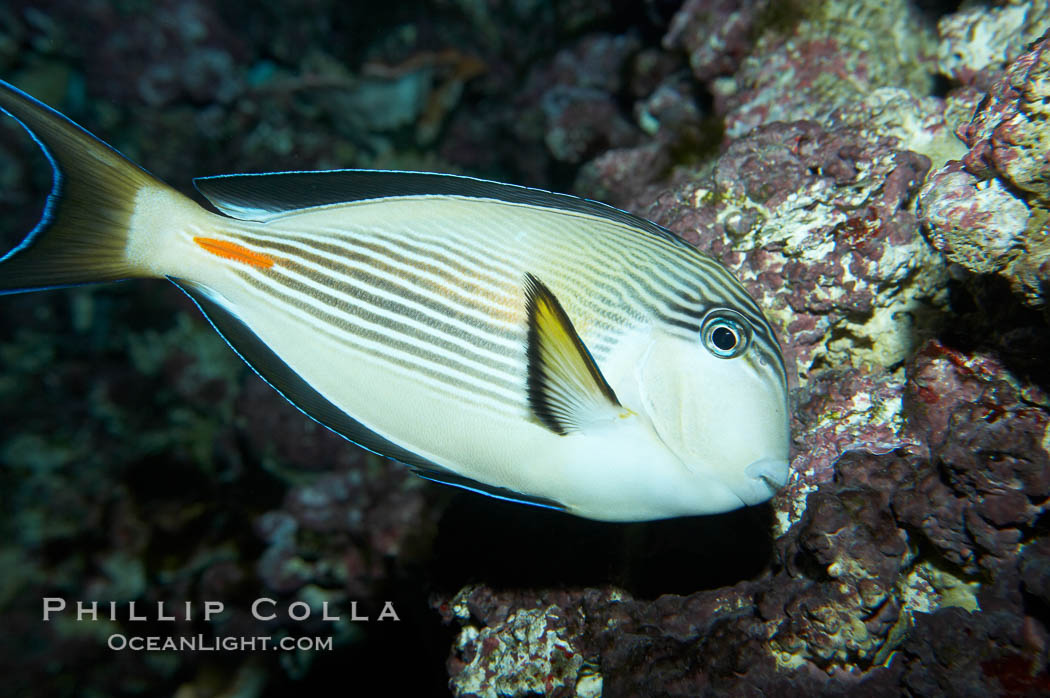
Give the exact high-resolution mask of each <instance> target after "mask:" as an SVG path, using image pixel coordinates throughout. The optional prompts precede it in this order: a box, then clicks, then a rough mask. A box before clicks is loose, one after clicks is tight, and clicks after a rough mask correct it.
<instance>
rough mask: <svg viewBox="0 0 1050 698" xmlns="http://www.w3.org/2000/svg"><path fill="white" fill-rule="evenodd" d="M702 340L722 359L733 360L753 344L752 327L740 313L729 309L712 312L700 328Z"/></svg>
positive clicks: (708, 348) (710, 350)
mask: <svg viewBox="0 0 1050 698" xmlns="http://www.w3.org/2000/svg"><path fill="white" fill-rule="evenodd" d="M700 339H701V340H702V341H703V343H704V346H705V347H706V348H707V350H708V351H709V352H711V353H712V354H714V355H715V356H717V357H718V358H720V359H732V358H735V357H737V356H740V355H741V354H743V353H744V352H745V351H747V348H748V346H750V344H751V325H750V324H749V323H748V321H747V320H746V319H745V318H744V316H742V315H741V314H740V313H738V312H736V311H735V310H730V309H728V308H718V309H716V310H712V311H710V312H709V313H708V314H707V316H706V317H705V318H704V322H703V324H702V325H701V326H700Z"/></svg>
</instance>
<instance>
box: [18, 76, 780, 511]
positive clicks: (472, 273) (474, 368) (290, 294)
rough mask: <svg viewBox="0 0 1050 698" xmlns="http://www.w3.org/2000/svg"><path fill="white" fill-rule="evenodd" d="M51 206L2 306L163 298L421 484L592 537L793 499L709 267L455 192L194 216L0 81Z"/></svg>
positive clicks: (759, 394) (351, 182)
mask: <svg viewBox="0 0 1050 698" xmlns="http://www.w3.org/2000/svg"><path fill="white" fill-rule="evenodd" d="M0 110H2V111H3V112H4V113H6V114H7V115H9V116H10V117H13V118H14V120H15V121H17V122H18V123H19V124H21V126H22V127H23V128H24V129H25V131H26V132H27V133H28V134H29V135H30V137H32V139H33V140H34V141H35V142H36V143H37V145H39V147H40V148H41V149H42V150H43V152H44V153H45V155H46V156H47V158H48V160H49V161H50V164H51V166H52V169H53V187H52V190H51V192H50V194H49V195H48V197H47V201H46V203H45V205H44V210H43V214H42V216H41V218H40V221H39V222H38V223H37V225H36V226H35V227H34V228H33V229H32V230H31V231H30V232H29V233H28V234H27V235H26V237H25V239H24V240H23V241H22V242H21V243H20V244H18V245H17V246H16V247H15V248H14V249H13V250H11V251H10V252H8V253H7V254H6V255H5V256H4V257H2V258H0V294H10V293H21V292H27V291H37V290H42V289H52V288H60V287H66V286H71V285H78V284H86V283H99V282H108V281H118V280H128V279H167V280H169V281H170V282H172V283H173V284H175V285H176V286H177V287H178V288H180V289H181V290H182V291H183V292H185V293H186V295H188V296H189V297H190V298H191V299H192V300H193V302H194V303H195V304H196V305H197V307H198V308H199V309H200V311H201V312H202V313H203V314H204V316H205V317H206V318H207V320H208V321H209V322H210V323H211V325H212V326H213V327H214V328H215V330H216V331H217V332H218V333H219V334H220V335H221V336H222V338H223V339H224V340H225V341H226V342H227V343H228V344H229V346H230V347H231V348H232V349H233V350H234V351H235V352H236V353H237V354H238V355H239V356H240V357H241V358H242V359H243V360H244V361H245V362H246V363H247V364H248V365H249V366H250V367H251V368H252V369H253V370H254V371H255V372H256V373H257V374H258V375H259V376H260V377H261V378H263V380H265V381H266V382H267V383H269V384H270V385H271V386H272V387H273V388H274V389H275V390H277V392H279V393H280V394H281V395H282V396H284V397H285V398H286V399H287V400H288V401H290V402H291V403H292V404H293V405H295V406H296V407H298V408H299V409H300V410H301V411H303V412H304V413H305V414H306V415H308V416H309V417H311V418H312V419H314V420H316V421H317V422H319V423H320V424H322V425H324V426H325V427H327V428H329V429H331V430H332V431H334V432H336V433H337V434H340V435H342V436H343V437H345V438H346V439H347V440H349V441H351V442H353V443H354V444H357V445H359V446H361V447H363V448H365V449H367V450H369V451H372V452H374V453H377V454H379V455H381V456H384V457H387V458H390V459H393V460H395V461H399V462H401V463H403V464H404V465H406V466H407V467H408V468H410V469H411V470H412V471H413V472H414V473H416V474H417V475H419V476H421V477H423V478H425V479H427V480H432V481H434V482H438V483H443V484H447V485H452V486H455V487H459V488H463V489H466V490H471V491H474V492H479V493H482V494H485V495H489V496H492V497H496V498H499V499H505V500H510V501H515V502H522V503H526V504H532V505H535V506H538V507H545V508H549V509H555V510H559V511H563V512H567V513H569V514H573V515H576V516H580V517H585V518H589V519H595V520H600V521H621V522H623V521H646V520H655V519H665V518H673V517H680V516H695V515H705V514H715V513H720V512H725V511H729V510H733V509H737V508H740V507H744V506H751V505H756V504H759V503H761V502H764V501H766V500H768V499H770V498H771V497H772V496H773V495H774V494H775V493H776V492H777V491H778V490H779V489H780V488H782V487H783V486H784V485H785V484H786V483H787V481H788V479H789V476H790V467H789V462H790V460H789V456H790V454H789V441H790V431H789V418H788V390H787V378H786V367H785V363H784V357H783V354H782V351H781V348H780V344H779V343H778V340H777V337H776V333H775V331H774V329H773V327H772V325H771V324H770V323H769V321H768V320H767V319H766V317H765V315H764V314H763V312H762V310H761V308H760V307H759V306H758V304H757V303H756V302H755V300H754V299H753V298H752V296H751V295H750V294H749V293H748V292H747V291H746V289H745V288H744V287H743V286H742V285H741V283H740V282H739V281H738V280H737V279H736V278H735V277H734V276H733V275H732V274H731V273H730V272H729V271H728V270H727V269H726V268H725V267H724V266H723V265H722V264H720V263H719V262H718V261H716V260H715V259H713V258H712V257H710V256H707V255H705V254H703V253H701V252H700V251H699V250H697V249H696V248H695V247H693V246H692V245H690V244H688V243H687V242H685V241H683V240H682V239H680V238H679V237H677V236H676V235H674V234H673V233H671V232H670V231H669V230H667V229H666V228H663V227H661V226H659V225H657V224H655V223H652V222H650V221H648V220H645V219H643V218H640V217H638V216H635V215H632V214H630V213H628V212H625V211H622V210H620V209H617V208H614V207H611V206H608V205H605V204H602V203H599V202H596V201H592V200H589V199H583V198H578V197H575V196H570V195H567V194H557V193H553V192H549V191H544V190H540V189H533V188H528V187H522V186H517V185H512V184H503V183H499V182H494V181H489V180H484V179H476V178H473V177H467V176H459V175H448V174H438V173H427V172H398V171H385V170H329V171H316V172H305V171H304V172H274V173H263V174H229V175H217V176H208V177H200V178H196V179H194V180H193V183H194V185H195V187H196V189H197V190H198V191H199V192H200V194H202V195H203V196H204V197H205V198H206V199H207V200H208V202H210V204H211V205H212V206H213V207H214V210H209V209H207V208H206V207H204V206H203V205H201V204H198V203H196V202H195V201H194V200H193V199H191V198H190V197H188V196H186V195H184V194H182V193H180V192H179V191H177V190H175V189H174V188H172V187H170V186H169V185H167V184H165V183H164V182H162V181H160V180H159V179H157V178H156V177H154V176H153V175H151V174H149V173H148V172H147V171H146V170H145V169H143V168H141V167H139V166H138V165H136V164H134V163H132V162H131V161H130V160H128V159H127V158H125V157H124V156H123V155H122V154H120V153H119V152H118V151H117V150H115V149H113V148H112V147H110V146H109V145H107V144H105V143H104V142H103V141H101V140H99V139H98V138H96V137H95V136H94V135H92V134H91V133H89V132H88V131H87V130H85V129H83V128H82V127H80V126H78V125H77V124H75V123H74V122H73V121H71V120H70V119H68V118H67V117H65V116H64V115H62V114H61V113H59V112H58V111H56V110H54V109H52V108H51V107H49V106H47V105H45V104H43V103H42V102H40V101H38V100H36V99H35V98H33V97H31V96H30V95H28V94H27V93H25V92H23V91H21V90H20V89H18V88H17V87H15V86H13V85H11V84H9V83H7V82H3V81H0Z"/></svg>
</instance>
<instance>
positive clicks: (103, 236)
mask: <svg viewBox="0 0 1050 698" xmlns="http://www.w3.org/2000/svg"><path fill="white" fill-rule="evenodd" d="M0 110H2V111H3V112H5V113H7V114H8V115H10V116H12V117H14V119H15V120H16V121H18V122H19V123H20V124H21V125H22V126H23V127H24V128H25V129H26V131H28V132H29V135H30V136H32V138H33V140H35V141H36V142H37V144H38V145H39V146H40V147H41V149H42V150H43V151H44V154H45V155H46V156H47V158H48V160H50V161H51V166H52V168H53V169H54V181H53V184H52V187H51V193H50V194H49V195H48V198H47V204H46V205H45V207H44V213H43V216H42V217H41V219H40V222H39V223H37V225H36V227H35V228H33V230H32V231H31V232H30V233H29V235H27V236H26V238H25V240H23V241H22V243H21V244H20V245H19V246H18V247H16V248H15V249H13V250H11V252H9V253H8V254H7V255H6V256H4V257H3V258H0V294H3V293H18V292H21V291H35V290H40V289H45V288H54V287H56V286H68V285H73V284H83V283H92V282H98V281H115V280H117V279H127V278H131V277H134V276H143V275H145V274H142V273H137V271H136V269H135V267H134V265H133V264H132V263H131V262H130V261H128V259H127V255H126V254H125V247H126V243H127V238H128V232H129V227H130V221H131V216H132V213H133V211H134V207H135V197H136V196H137V194H138V192H139V191H140V190H142V189H143V188H144V187H149V188H156V187H159V188H162V189H167V186H166V185H165V184H163V183H162V182H160V181H159V180H157V179H155V178H154V177H153V176H152V175H150V174H149V173H148V172H146V171H145V170H143V169H141V168H140V167H138V166H137V165H135V164H133V163H132V162H131V161H130V160H128V159H127V158H125V157H124V156H123V155H121V154H120V153H118V152H117V151H116V150H114V149H113V148H111V147H109V146H108V145H106V144H105V143H103V142H102V141H100V140H99V139H97V138H95V137H94V136H92V135H91V134H90V133H88V132H87V131H85V130H84V129H82V128H81V127H80V126H77V125H76V124H75V123H73V122H72V121H70V120H69V119H67V118H66V117H64V116H62V115H61V114H59V113H58V112H57V111H55V110H54V109H52V108H51V107H48V106H47V105H45V104H42V103H41V102H38V101H37V100H35V99H33V98H32V97H30V96H29V95H27V94H26V93H25V92H22V91H21V90H19V89H18V88H16V87H14V86H12V85H10V84H8V83H6V82H4V81H2V80H0Z"/></svg>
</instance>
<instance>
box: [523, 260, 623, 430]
mask: <svg viewBox="0 0 1050 698" xmlns="http://www.w3.org/2000/svg"><path fill="white" fill-rule="evenodd" d="M525 311H526V314H527V316H528V323H529V334H528V390H529V406H530V407H531V408H532V412H533V414H535V415H536V418H537V419H539V420H540V422H542V423H543V425H544V426H546V427H547V428H548V429H550V430H551V431H553V432H555V433H556V434H562V435H564V434H568V433H570V432H573V431H578V430H580V429H583V428H584V427H586V426H587V425H588V424H592V423H594V422H597V421H601V420H610V419H616V418H618V417H624V416H627V415H629V414H630V411H629V410H626V409H625V408H624V407H622V406H621V405H620V401H619V400H617V399H616V393H614V392H613V389H612V388H611V387H610V386H609V383H608V382H607V381H606V380H605V377H604V376H603V375H602V372H601V370H599V368H598V366H597V364H595V362H594V357H592V356H591V353H590V352H589V351H588V350H587V347H586V346H585V345H584V343H583V341H582V340H581V339H580V336H579V335H578V334H577V333H576V329H575V328H574V327H573V325H572V322H571V321H570V320H569V316H568V315H566V313H565V310H564V309H563V308H562V306H561V303H559V302H558V299H557V298H556V297H555V296H554V294H553V293H551V291H550V289H548V288H547V287H546V286H545V285H544V284H543V282H542V281H540V280H539V279H537V278H536V277H535V276H533V275H532V274H526V275H525Z"/></svg>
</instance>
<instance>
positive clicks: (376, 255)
mask: <svg viewBox="0 0 1050 698" xmlns="http://www.w3.org/2000/svg"><path fill="white" fill-rule="evenodd" d="M449 198H451V197H418V198H416V199H414V200H411V201H403V200H399V201H398V202H393V201H388V200H384V201H383V202H378V203H375V202H374V203H371V204H352V205H346V206H341V207H331V208H330V211H329V212H327V213H318V214H310V213H309V211H307V212H298V213H294V214H290V215H289V216H283V217H280V218H277V219H274V220H273V221H270V222H269V223H267V224H264V225H252V224H244V225H243V226H232V225H231V229H230V230H227V231H224V232H223V234H224V235H225V236H227V237H228V238H229V239H231V240H233V241H235V242H236V243H237V244H238V245H241V246H243V247H244V248H246V249H247V250H249V251H251V252H252V253H255V254H258V255H263V256H265V257H267V258H272V259H274V260H275V264H274V265H273V266H271V267H269V268H260V267H249V266H244V267H240V268H238V269H237V270H236V274H237V276H238V277H239V278H240V279H241V280H242V281H243V282H244V283H245V284H246V285H247V287H248V288H249V289H251V292H252V293H253V294H255V295H256V296H257V297H259V298H260V300H263V299H265V301H266V302H268V303H270V304H273V305H274V308H275V310H280V311H282V312H286V313H290V314H293V315H296V316H298V317H300V318H303V319H305V321H307V322H308V323H309V324H310V326H311V327H313V328H316V329H317V330H318V331H319V332H321V333H323V334H324V335H325V336H326V337H327V338H328V339H329V340H331V341H336V342H342V343H345V344H348V345H352V346H354V347H358V348H364V349H366V350H369V351H371V352H373V353H374V354H375V356H376V359H377V360H378V361H384V362H386V363H388V364H389V365H390V366H391V368H392V370H397V371H399V372H402V371H404V372H409V373H411V372H414V371H418V372H419V375H420V377H421V380H425V381H427V382H428V383H432V384H433V386H434V388H435V389H436V390H440V391H442V392H445V393H446V394H448V395H450V396H451V397H454V398H456V399H463V400H470V401H472V402H478V401H481V402H484V403H485V404H486V405H489V406H491V407H492V408H493V409H499V410H500V411H504V412H513V413H521V412H522V411H523V410H524V409H526V402H525V389H524V386H525V346H524V344H525V341H526V323H525V316H524V291H523V287H522V284H523V278H524V274H525V273H531V274H533V275H534V276H536V277H537V278H539V279H540V280H541V281H542V282H544V283H545V284H547V285H548V286H549V287H550V288H551V289H552V290H553V291H554V292H555V295H557V296H559V300H561V301H562V303H563V305H565V307H566V309H567V311H568V312H569V314H570V317H572V319H573V322H574V323H576V324H578V325H579V326H578V327H577V330H578V331H579V333H580V336H581V337H582V338H584V339H585V341H586V343H587V346H588V348H589V349H590V351H591V352H592V353H593V354H594V356H595V359H596V360H598V361H599V363H600V362H601V360H602V358H604V356H606V355H607V354H608V353H609V352H610V351H611V350H612V349H613V348H614V347H615V346H616V343H617V342H618V341H619V340H620V339H621V338H622V337H623V336H624V334H625V333H626V332H628V331H629V330H631V329H632V328H634V327H636V326H638V325H640V324H644V323H655V324H658V325H659V326H661V327H662V328H663V329H665V330H666V331H668V332H671V333H674V334H678V335H680V336H684V337H686V338H688V339H695V340H696V341H699V328H700V324H701V322H702V319H703V317H704V315H705V314H706V313H707V312H708V311H710V310H711V309H713V308H718V307H728V308H732V309H733V310H736V311H737V312H739V313H740V314H741V315H743V316H744V317H745V318H747V320H748V321H749V322H750V323H751V325H752V329H753V347H754V350H755V351H756V354H757V356H758V357H759V358H760V362H759V363H761V364H762V365H764V366H765V367H766V370H768V371H769V376H768V379H769V380H771V381H774V382H777V383H779V384H780V386H781V388H783V386H784V382H785V376H784V364H783V359H782V356H781V353H780V349H779V346H778V344H777V342H776V339H775V337H774V333H773V330H772V328H771V327H770V325H769V324H768V322H767V321H766V319H765V318H764V316H763V315H762V312H761V310H760V309H759V308H758V306H757V305H756V304H755V302H754V300H753V299H752V298H751V297H750V295H748V293H747V292H746V291H745V290H744V288H743V287H742V286H741V285H740V284H739V282H738V281H737V280H736V279H735V278H734V277H733V276H732V275H731V274H730V273H729V272H728V271H727V270H726V269H725V268H724V267H723V266H722V265H720V264H719V263H717V262H716V261H714V260H713V259H711V258H709V257H707V256H705V255H703V254H701V253H700V252H698V251H697V250H695V249H694V248H692V247H691V246H689V245H687V244H685V243H682V242H680V241H677V240H675V239H673V238H666V239H665V238H663V237H661V236H658V235H655V234H652V233H649V232H647V231H644V230H639V229H635V228H631V227H628V226H627V225H625V224H623V223H620V222H618V221H610V220H604V219H599V218H594V217H592V216H589V215H585V214H579V213H570V212H564V211H558V210H554V209H544V208H539V207H534V206H528V205H523V204H509V203H505V202H496V201H487V200H486V201H484V202H480V203H481V205H479V206H475V207H474V208H475V209H476V210H475V211H474V212H473V215H466V216H463V219H462V220H457V218H459V214H460V213H461V212H460V211H458V210H455V209H449V205H450V204H453V203H454V202H450V201H448V199H449ZM435 199H445V201H436V202H435ZM428 203H437V204H438V205H437V206H436V207H431V208H433V209H435V211H436V212H437V213H441V214H447V213H448V212H449V211H453V213H454V215H429V214H431V213H433V212H432V211H429V210H425V209H426V204H428ZM442 204H443V205H442ZM484 204H487V206H486V205H484ZM362 206H371V207H377V206H378V207H384V206H385V207H387V209H386V210H387V211H389V212H390V213H391V214H393V215H391V216H389V219H388V218H387V217H384V216H382V215H376V214H377V213H378V212H377V210H376V209H374V208H373V210H372V211H369V212H368V213H370V214H371V215H370V216H365V217H364V218H365V219H366V221H365V222H362V221H361V220H359V216H358V215H355V214H359V213H363V212H364V211H363V210H362V209H361V208H359V207H362ZM413 206H414V207H415V208H416V210H415V211H412V210H406V209H405V208H400V209H395V208H392V207H413ZM492 207H501V208H492ZM337 209H342V210H341V211H340V210H337ZM304 213H306V215H304ZM213 234H214V233H213Z"/></svg>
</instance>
